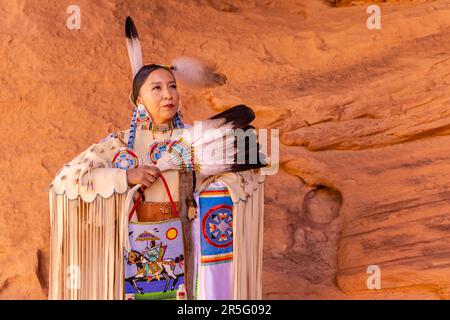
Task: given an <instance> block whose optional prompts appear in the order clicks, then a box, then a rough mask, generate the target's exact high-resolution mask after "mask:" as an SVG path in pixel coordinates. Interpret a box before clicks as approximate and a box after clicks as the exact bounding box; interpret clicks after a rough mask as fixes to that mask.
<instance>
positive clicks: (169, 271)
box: [125, 250, 184, 294]
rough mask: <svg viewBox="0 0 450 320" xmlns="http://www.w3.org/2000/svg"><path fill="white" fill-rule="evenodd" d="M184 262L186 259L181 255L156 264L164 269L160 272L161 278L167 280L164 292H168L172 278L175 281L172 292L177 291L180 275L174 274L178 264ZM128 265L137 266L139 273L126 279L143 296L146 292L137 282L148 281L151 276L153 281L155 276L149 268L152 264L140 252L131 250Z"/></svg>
mask: <svg viewBox="0 0 450 320" xmlns="http://www.w3.org/2000/svg"><path fill="white" fill-rule="evenodd" d="M183 260H184V257H183V255H182V254H180V255H179V256H178V257H176V258H175V259H172V258H169V259H164V260H161V261H157V262H156V263H157V264H158V266H159V267H160V268H161V269H162V270H161V271H160V274H161V276H162V277H164V279H166V285H165V287H164V291H163V292H166V291H167V289H168V287H169V283H170V278H172V279H174V281H173V284H172V288H171V290H174V289H175V285H176V284H177V282H178V275H176V274H175V273H174V270H175V266H176V265H177V264H178V263H182V261H183ZM127 263H128V265H132V264H134V265H136V268H137V272H136V274H135V275H134V276H131V277H129V278H126V279H125V281H127V282H129V283H130V284H131V286H132V287H133V288H134V289H135V290H136V291H137V292H139V293H141V294H143V293H144V291H143V290H142V288H139V287H138V286H137V284H136V282H143V281H148V279H149V276H150V277H151V278H152V279H153V276H154V274H152V273H151V272H150V266H149V264H150V263H151V262H150V261H149V260H148V259H147V258H146V257H145V256H144V255H143V254H141V253H140V252H138V251H136V250H131V251H130V252H129V253H128V256H127Z"/></svg>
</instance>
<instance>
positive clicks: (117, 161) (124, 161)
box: [112, 147, 139, 170]
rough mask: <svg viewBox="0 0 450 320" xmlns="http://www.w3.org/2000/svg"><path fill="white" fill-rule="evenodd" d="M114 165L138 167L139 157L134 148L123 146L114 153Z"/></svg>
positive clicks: (117, 166) (124, 168)
mask: <svg viewBox="0 0 450 320" xmlns="http://www.w3.org/2000/svg"><path fill="white" fill-rule="evenodd" d="M112 165H113V167H114V168H119V169H123V170H128V169H129V168H136V167H137V166H138V165H139V159H138V157H137V155H136V154H135V153H134V151H133V149H130V148H127V147H123V148H120V149H119V150H118V151H117V152H116V154H115V155H114V158H113V161H112Z"/></svg>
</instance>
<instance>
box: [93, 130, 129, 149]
mask: <svg viewBox="0 0 450 320" xmlns="http://www.w3.org/2000/svg"><path fill="white" fill-rule="evenodd" d="M129 135H130V129H126V130H120V131H116V132H112V133H110V134H109V135H108V136H106V137H105V138H103V139H102V140H100V141H99V142H97V143H96V144H98V145H101V144H107V143H111V142H117V141H119V142H120V143H121V144H126V141H127V140H128V137H129Z"/></svg>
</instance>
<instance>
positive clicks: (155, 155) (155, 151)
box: [149, 142, 168, 164]
mask: <svg viewBox="0 0 450 320" xmlns="http://www.w3.org/2000/svg"><path fill="white" fill-rule="evenodd" d="M167 145H168V143H167V142H155V143H153V144H152V145H151V146H150V151H149V157H150V161H151V162H152V163H153V164H156V163H157V162H158V160H159V159H160V158H161V156H162V154H163V153H164V152H166V151H167V148H168V146H167Z"/></svg>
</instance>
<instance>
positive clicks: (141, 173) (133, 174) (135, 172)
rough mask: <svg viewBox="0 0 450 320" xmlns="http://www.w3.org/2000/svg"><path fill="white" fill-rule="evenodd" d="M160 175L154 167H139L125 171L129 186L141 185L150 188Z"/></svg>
mask: <svg viewBox="0 0 450 320" xmlns="http://www.w3.org/2000/svg"><path fill="white" fill-rule="evenodd" d="M160 174H161V171H160V170H159V169H158V168H157V167H154V166H140V167H137V168H134V169H129V170H127V181H128V184H130V185H135V184H141V185H143V186H145V187H147V188H148V187H150V186H151V185H152V184H153V183H154V182H155V181H156V180H157V179H158V178H159V175H160Z"/></svg>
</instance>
